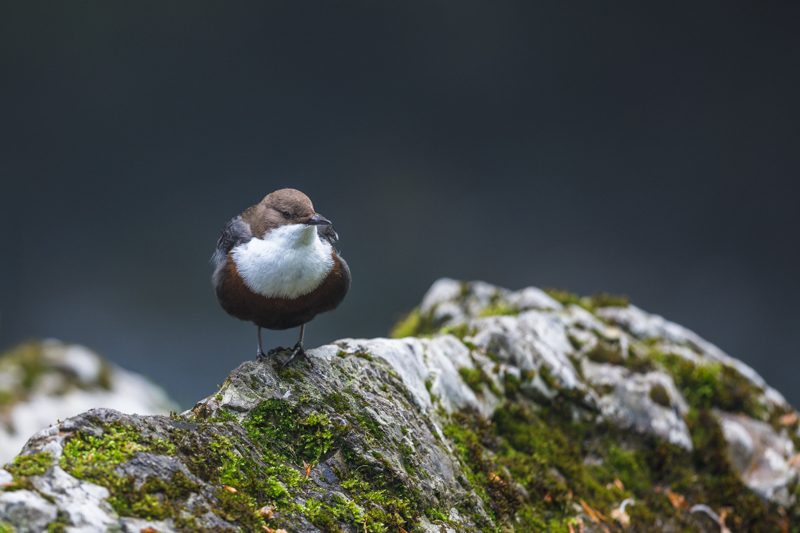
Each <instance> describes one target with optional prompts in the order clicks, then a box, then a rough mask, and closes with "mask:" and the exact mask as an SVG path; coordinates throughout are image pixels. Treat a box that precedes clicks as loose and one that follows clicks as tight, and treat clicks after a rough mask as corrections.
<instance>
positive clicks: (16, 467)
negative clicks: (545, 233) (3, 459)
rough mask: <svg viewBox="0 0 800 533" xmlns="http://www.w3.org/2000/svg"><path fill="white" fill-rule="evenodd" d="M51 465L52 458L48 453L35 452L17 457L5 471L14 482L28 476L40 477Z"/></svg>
mask: <svg viewBox="0 0 800 533" xmlns="http://www.w3.org/2000/svg"><path fill="white" fill-rule="evenodd" d="M52 465H53V456H52V455H50V452H37V453H32V454H28V455H18V456H16V457H15V458H14V461H13V462H12V463H11V464H8V465H6V466H5V469H6V470H8V471H9V472H11V475H12V476H14V479H15V480H20V479H22V478H26V477H30V476H41V475H42V474H44V473H45V472H46V471H47V469H48V468H50V467H51V466H52Z"/></svg>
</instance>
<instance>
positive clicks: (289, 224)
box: [212, 189, 351, 367]
mask: <svg viewBox="0 0 800 533" xmlns="http://www.w3.org/2000/svg"><path fill="white" fill-rule="evenodd" d="M338 240H339V236H338V234H337V233H336V230H334V228H333V224H332V223H331V221H330V220H328V219H327V218H325V217H324V216H322V215H320V214H319V213H317V212H316V211H314V206H313V204H312V203H311V200H310V199H309V198H308V196H306V195H305V194H303V193H302V192H300V191H298V190H297V189H279V190H277V191H274V192H272V193H270V194H268V195H267V196H266V197H264V199H263V200H261V202H259V203H257V204H256V205H254V206H252V207H249V208H248V209H245V210H244V211H242V213H241V214H239V215H237V216H235V217H233V218H232V219H231V220H230V221H229V222H228V223H227V224H225V227H224V228H223V230H222V234H221V235H220V237H219V240H218V241H217V248H216V251H215V252H214V255H213V257H212V263H213V264H214V274H213V275H212V284H213V286H214V291H215V292H216V296H217V300H218V301H219V304H220V306H222V309H224V310H225V311H226V312H227V313H228V314H229V315H231V316H233V317H235V318H238V319H240V320H245V321H249V322H253V323H254V324H255V325H256V326H257V327H258V333H257V338H258V349H257V351H256V359H257V360H258V361H264V360H266V358H267V355H266V354H264V351H263V349H262V345H261V329H262V328H266V329H270V330H285V329H291V328H296V327H299V328H300V339H299V340H298V341H297V344H295V345H294V348H293V349H292V353H291V356H290V357H289V359H287V360H286V362H285V363H283V366H284V367H285V366H286V365H288V364H289V363H290V362H291V361H292V360H294V358H295V357H296V356H298V355H300V356H302V357H303V358H305V359H306V360H307V361H308V362H309V363H311V360H310V358H309V357H308V355H307V354H306V353H305V350H304V349H303V336H304V334H305V327H306V324H307V323H308V322H310V321H311V320H313V319H314V317H315V316H317V315H318V314H320V313H325V312H328V311H333V310H334V309H336V308H337V307H338V306H339V304H341V303H342V301H343V300H344V298H345V296H346V295H347V293H348V291H349V290H350V283H351V276H350V267H349V266H348V265H347V262H345V260H344V259H343V258H342V257H341V255H339V253H338V252H337V251H336V249H335V248H334V246H333V245H334V243H336V242H338ZM281 350H284V348H275V349H272V350H270V351H269V352H268V354H270V355H272V354H275V353H277V352H279V351H281Z"/></svg>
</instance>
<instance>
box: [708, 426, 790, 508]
mask: <svg viewBox="0 0 800 533" xmlns="http://www.w3.org/2000/svg"><path fill="white" fill-rule="evenodd" d="M716 414H717V416H718V417H719V419H720V424H721V426H722V432H723V434H724V435H725V440H726V441H727V442H728V454H729V456H730V459H731V463H732V464H733V466H734V467H735V468H736V470H737V472H739V474H741V476H742V479H743V480H744V482H745V484H746V485H747V486H748V487H750V488H751V489H752V490H753V491H754V492H756V493H757V494H759V495H760V496H761V497H763V498H765V499H769V500H772V501H775V502H778V503H780V504H781V505H784V506H788V505H791V504H792V503H793V495H791V494H790V492H789V491H790V489H791V486H792V484H793V483H795V482H796V481H797V479H798V473H800V465H798V463H797V461H794V462H793V461H792V459H793V458H794V457H795V448H794V444H793V443H792V441H791V439H789V438H788V436H786V435H779V434H777V433H776V432H775V430H774V428H773V427H772V426H770V425H769V424H767V423H765V422H761V421H758V420H753V419H752V418H749V417H747V416H744V415H741V414H731V413H724V412H720V411H717V413H716Z"/></svg>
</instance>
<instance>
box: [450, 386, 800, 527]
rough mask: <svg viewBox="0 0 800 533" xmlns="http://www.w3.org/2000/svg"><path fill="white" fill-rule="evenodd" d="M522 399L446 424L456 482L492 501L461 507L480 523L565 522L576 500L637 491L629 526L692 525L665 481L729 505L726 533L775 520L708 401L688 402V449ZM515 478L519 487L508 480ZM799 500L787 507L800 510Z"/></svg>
mask: <svg viewBox="0 0 800 533" xmlns="http://www.w3.org/2000/svg"><path fill="white" fill-rule="evenodd" d="M522 401H524V398H517V399H512V400H511V401H510V402H509V403H508V404H507V405H506V406H505V407H504V408H503V409H499V410H498V411H497V412H496V413H495V415H494V416H493V418H492V420H491V421H487V420H484V419H483V418H481V417H480V416H479V415H477V414H474V413H458V414H455V415H453V416H452V417H451V422H450V423H449V424H448V425H446V427H445V434H446V436H447V437H448V438H449V439H450V440H451V441H452V443H453V447H454V449H455V450H456V453H457V455H458V456H459V458H460V460H461V462H462V465H463V467H464V471H465V474H466V478H467V479H465V480H464V481H463V483H466V484H468V485H469V486H470V487H471V488H472V489H474V490H475V492H476V493H477V494H478V496H479V497H480V498H481V499H482V500H483V502H484V505H485V507H486V508H487V509H489V510H490V517H491V518H492V520H493V522H494V525H492V524H489V523H480V518H479V516H478V515H477V514H476V513H474V510H470V508H469V507H468V506H466V507H465V506H462V507H460V510H461V511H462V512H464V513H466V514H467V515H468V516H470V517H471V518H472V519H473V520H476V521H477V523H478V527H479V529H480V530H481V531H499V530H500V527H499V526H501V525H502V527H503V528H505V529H504V531H505V530H509V531H510V530H511V528H513V530H515V531H520V532H521V531H566V530H567V524H568V523H569V521H570V520H571V516H572V514H573V513H574V510H573V504H576V503H578V501H579V500H583V501H585V502H586V503H587V504H588V505H590V506H591V507H593V508H595V509H597V510H599V511H600V512H602V513H603V514H605V515H606V516H608V515H609V513H610V511H611V510H613V509H614V508H615V507H616V506H618V505H619V502H620V501H622V500H623V499H625V498H627V497H632V498H634V499H635V500H636V505H635V507H629V508H628V513H629V514H630V516H631V521H632V523H631V527H630V529H629V530H631V531H637V532H645V533H651V532H652V533H656V532H660V531H664V530H671V531H687V532H688V531H693V529H692V525H691V522H690V520H691V517H690V516H689V514H688V513H686V512H685V511H683V510H680V509H676V508H675V507H674V506H673V505H672V504H671V503H670V501H669V498H668V497H667V495H666V490H665V489H664V488H665V487H669V488H671V490H673V491H675V492H677V493H679V494H681V495H683V496H684V497H686V499H687V501H688V502H689V503H690V504H695V503H706V504H708V505H710V506H711V507H712V508H714V509H719V508H721V507H728V508H731V509H733V510H732V511H731V512H730V514H729V520H728V526H729V527H730V529H731V531H732V532H733V533H744V532H747V531H753V532H759V533H766V532H767V531H780V530H781V529H780V525H779V521H780V520H782V518H781V514H780V513H781V512H782V511H779V510H778V508H777V506H775V505H772V504H769V503H767V502H764V501H763V500H761V499H759V498H758V497H757V496H755V495H754V494H753V493H752V492H750V491H749V490H748V489H747V488H746V487H745V486H744V485H743V483H742V482H741V480H740V478H739V476H738V475H737V474H736V473H735V472H734V470H733V469H732V467H731V466H730V464H729V462H728V459H727V453H726V444H725V441H724V437H723V435H722V432H721V430H720V428H719V425H718V424H717V422H716V420H715V418H714V416H713V415H712V414H711V413H710V411H707V410H692V411H691V412H690V415H689V416H688V417H687V424H688V427H689V429H690V432H691V435H692V442H693V445H694V447H695V451H694V452H692V453H689V452H686V451H685V450H683V449H682V448H679V447H677V446H674V445H671V444H669V443H668V442H665V441H661V440H658V439H656V438H654V437H648V436H641V435H637V434H630V433H626V432H622V431H620V430H618V429H615V428H614V427H612V426H610V425H608V424H607V423H602V424H599V425H596V424H594V423H593V422H581V421H580V419H577V420H576V419H575V418H574V417H573V416H572V415H570V414H569V413H570V410H569V409H565V408H564V406H559V405H558V401H556V403H555V404H554V405H552V406H550V407H546V408H537V409H536V410H533V409H532V408H530V407H528V406H525V405H524V404H521V403H518V402H522ZM589 459H591V460H589ZM615 480H619V482H621V485H619V483H617V482H616V481H615ZM516 484H519V485H521V486H522V487H523V488H524V489H525V491H524V492H517V491H510V492H509V491H507V490H506V488H508V487H513V486H516ZM620 487H624V489H623V488H620ZM798 491H800V489H798ZM797 507H798V506H797V505H794V506H793V507H791V508H790V509H787V510H786V513H787V515H788V516H790V517H795V516H800V511H798V509H797ZM512 517H513V518H512ZM790 531H792V532H795V533H796V532H797V531H798V529H796V528H795V529H791V530H790Z"/></svg>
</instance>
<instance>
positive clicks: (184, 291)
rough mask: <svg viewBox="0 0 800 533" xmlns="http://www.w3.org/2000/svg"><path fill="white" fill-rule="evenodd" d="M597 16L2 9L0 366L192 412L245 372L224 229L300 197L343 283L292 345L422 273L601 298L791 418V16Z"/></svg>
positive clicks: (655, 10) (722, 8)
mask: <svg viewBox="0 0 800 533" xmlns="http://www.w3.org/2000/svg"><path fill="white" fill-rule="evenodd" d="M603 4H604V5H600V4H598V3H596V2H552V3H549V4H544V3H538V2H518V1H508V2H502V1H493V2H484V3H474V2H452V1H450V2H440V1H425V2H412V1H403V2H366V1H365V2H341V3H340V2H337V3H333V2H318V3H299V2H258V3H256V2H252V3H251V2H197V1H192V2H177V1H172V2H167V3H164V2H135V3H133V2H130V3H99V2H97V3H88V2H69V3H40V2H35V3H34V2H18V3H15V5H12V3H11V2H7V3H3V4H2V7H0V239H2V250H3V251H2V253H0V348H2V347H7V346H9V345H12V344H13V343H16V342H18V341H20V340H23V339H26V338H31V337H50V336H52V337H58V338H61V339H63V340H66V341H74V342H80V343H84V344H87V345H89V346H91V347H94V348H96V349H98V350H100V351H101V352H103V353H104V354H105V355H106V356H108V357H109V358H110V359H112V360H114V361H116V362H118V363H119V364H121V365H123V366H125V367H128V368H131V369H133V370H137V371H139V372H143V373H145V374H147V375H148V376H150V377H152V378H153V379H154V380H155V381H156V382H159V383H161V384H163V385H164V386H166V387H167V389H168V390H169V391H170V392H171V393H172V394H173V395H174V396H175V397H176V398H177V399H178V400H179V401H181V402H182V403H183V404H184V405H185V406H189V405H191V404H193V402H194V401H195V400H198V399H200V398H202V397H204V396H206V395H208V394H210V393H211V392H213V391H214V390H216V389H215V384H217V383H222V381H223V380H224V379H225V376H226V375H227V373H228V371H229V370H231V369H232V368H234V367H235V366H236V365H238V364H239V363H240V362H241V361H243V360H245V359H248V358H252V357H253V356H254V354H255V327H254V326H251V325H249V324H245V323H241V322H238V321H237V320H235V319H233V318H230V317H228V316H227V315H226V314H225V313H224V312H223V311H222V310H221V309H220V308H219V306H218V305H217V302H216V300H215V297H214V294H213V291H212V289H211V285H210V276H211V265H210V264H209V258H210V256H211V254H212V251H213V249H214V246H215V243H216V239H217V237H218V235H219V231H220V229H221V228H222V226H223V225H224V224H225V222H226V221H227V220H228V219H230V218H231V217H232V216H234V215H235V214H237V213H239V212H240V211H242V210H243V209H244V208H246V207H248V206H250V205H252V204H254V203H256V202H258V201H259V200H260V199H261V198H262V197H263V196H264V195H266V194H267V193H269V192H271V191H272V190H274V189H277V188H281V187H295V188H298V189H301V190H302V191H304V192H306V193H307V194H308V195H309V196H310V197H311V199H312V200H313V201H314V205H315V207H316V209H317V210H318V211H319V212H320V213H322V214H324V215H325V216H326V217H328V218H330V219H331V220H333V221H334V223H335V225H336V229H337V230H338V231H339V234H340V236H341V241H340V248H341V250H342V253H343V255H344V257H345V258H346V259H347V260H348V261H349V263H350V265H351V268H352V271H353V275H354V283H353V288H352V291H351V293H350V295H349V296H348V298H347V299H346V300H345V302H344V304H343V305H342V306H341V308H340V309H339V310H338V311H336V312H335V313H332V314H329V315H324V316H321V317H319V318H317V319H316V320H315V321H314V322H312V323H311V324H310V327H309V328H308V334H307V341H308V343H307V345H309V346H316V345H319V344H322V343H325V342H328V341H331V340H334V339H336V338H341V337H350V336H352V337H359V336H365V337H371V336H378V335H385V334H386V332H387V330H388V329H389V327H390V326H391V324H392V323H393V322H394V321H395V320H396V319H397V318H398V317H399V316H400V315H401V314H402V313H403V312H405V311H408V310H409V309H411V308H412V307H414V306H415V305H416V304H417V303H418V302H419V300H420V298H421V297H422V295H423V293H424V292H425V290H426V289H427V288H428V286H429V285H430V284H431V283H432V282H433V281H434V280H435V279H436V278H438V277H440V276H449V277H454V278H461V279H482V280H486V281H489V282H492V283H495V284H499V285H502V286H505V287H509V288H512V289H517V288H521V287H524V286H528V285H537V286H554V287H562V288H566V289H569V290H571V291H573V292H578V293H581V294H591V293H594V292H595V291H608V292H613V293H624V294H627V295H628V296H630V298H631V300H632V301H633V303H635V304H636V305H638V306H640V307H642V308H644V309H646V310H649V311H651V312H655V313H658V314H661V315H663V316H665V317H667V318H669V319H671V320H674V321H677V322H678V323H680V324H683V325H685V326H687V327H689V328H691V329H693V330H695V331H697V332H698V333H699V334H700V335H702V336H704V337H705V338H707V339H708V340H710V341H712V342H714V343H716V344H718V345H719V346H720V347H721V348H723V349H724V350H726V351H727V352H728V353H730V354H731V355H733V356H735V357H738V358H740V359H742V360H744V361H745V362H747V363H749V364H750V365H752V366H753V367H755V368H756V370H758V371H759V372H760V373H761V374H762V375H764V377H765V378H766V379H767V380H768V381H769V382H770V383H771V384H772V385H774V386H775V387H777V388H778V389H779V390H781V391H782V392H783V393H784V394H785V395H786V396H787V397H788V399H789V400H790V401H791V402H792V403H794V404H795V405H800V390H799V389H798V388H797V387H796V382H797V378H798V375H800V357H798V346H799V345H800V327H799V326H800V308H798V305H797V302H798V300H800V279H799V278H798V268H797V265H798V260H799V259H800V257H799V256H800V243H799V242H798V236H800V216H799V215H798V208H797V204H798V200H799V199H800V195H798V192H800V191H799V190H798V189H800V186H798V174H800V97H798V95H799V94H800V32H798V27H800V4H798V3H797V2H770V3H769V4H766V3H756V2H736V1H733V2H731V1H725V2H722V1H720V2H706V3H698V2H682V3H681V2H670V3H668V4H663V3H661V4H659V3H648V2H644V3H643V2H619V3H614V4H613V5H611V4H607V3H603ZM296 335H297V332H296V331H290V332H285V333H268V334H267V336H266V344H268V345H277V344H283V345H287V344H292V343H294V341H295V339H296Z"/></svg>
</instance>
